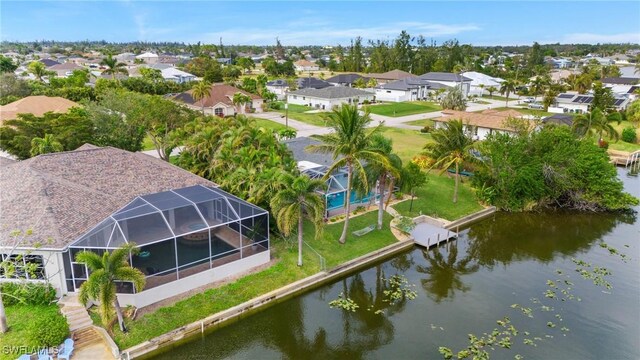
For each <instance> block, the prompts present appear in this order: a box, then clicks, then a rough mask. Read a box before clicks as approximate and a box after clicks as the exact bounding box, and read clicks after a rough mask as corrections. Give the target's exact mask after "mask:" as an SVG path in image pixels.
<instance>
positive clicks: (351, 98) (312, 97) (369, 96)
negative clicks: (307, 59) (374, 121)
mask: <svg viewBox="0 0 640 360" xmlns="http://www.w3.org/2000/svg"><path fill="white" fill-rule="evenodd" d="M374 98H375V95H374V93H372V92H368V91H363V90H359V89H354V88H350V87H346V86H330V87H326V88H323V89H300V90H296V91H292V92H290V93H288V94H287V101H288V102H289V103H290V104H297V105H306V106H310V107H312V108H316V109H321V110H331V109H332V108H333V107H334V106H340V105H342V104H361V103H362V102H363V101H365V100H367V101H372V100H373V99H374Z"/></svg>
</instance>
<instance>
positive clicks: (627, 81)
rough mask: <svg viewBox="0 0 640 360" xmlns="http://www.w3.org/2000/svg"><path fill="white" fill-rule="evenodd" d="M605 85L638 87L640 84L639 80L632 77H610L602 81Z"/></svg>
mask: <svg viewBox="0 0 640 360" xmlns="http://www.w3.org/2000/svg"><path fill="white" fill-rule="evenodd" d="M601 81H602V83H603V84H616V85H636V84H637V83H638V82H640V79H638V78H632V77H608V78H604V79H602V80H601Z"/></svg>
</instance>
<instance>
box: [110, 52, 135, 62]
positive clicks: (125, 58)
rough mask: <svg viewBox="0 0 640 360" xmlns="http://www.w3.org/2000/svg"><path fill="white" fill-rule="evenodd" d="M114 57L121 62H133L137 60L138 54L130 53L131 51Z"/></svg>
mask: <svg viewBox="0 0 640 360" xmlns="http://www.w3.org/2000/svg"><path fill="white" fill-rule="evenodd" d="M114 58H116V60H118V61H119V62H123V63H127V64H133V62H134V61H135V60H136V54H134V53H130V52H124V53H121V54H118V55H116V56H114Z"/></svg>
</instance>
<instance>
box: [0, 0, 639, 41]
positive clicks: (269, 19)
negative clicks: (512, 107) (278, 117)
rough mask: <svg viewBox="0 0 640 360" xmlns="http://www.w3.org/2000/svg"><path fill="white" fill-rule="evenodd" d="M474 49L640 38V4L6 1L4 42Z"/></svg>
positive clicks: (1, 26) (0, 30)
mask: <svg viewBox="0 0 640 360" xmlns="http://www.w3.org/2000/svg"><path fill="white" fill-rule="evenodd" d="M403 29H404V30H407V31H408V32H409V33H410V34H411V35H419V34H422V35H424V36H425V37H427V38H433V39H434V40H436V41H437V42H438V43H441V42H442V41H444V40H447V39H451V38H457V39H458V40H460V42H462V43H469V44H473V45H514V44H531V43H532V42H533V41H538V42H540V43H556V42H560V43H594V44H595V43H606V42H633V43H640V1H629V2H610V1H609V2H559V1H553V2H551V1H536V2H515V1H514V2H507V1H501V2H498V1H495V2H478V1H469V2H458V1H455V2H451V1H450V2H363V1H360V2H345V1H343V2H327V1H322V2H320V1H317V2H293V1H281V2H266V1H265V2H258V1H254V2H214V1H134V0H120V1H82V2H81V1H71V2H65V1H45V2H41V1H25V0H21V1H5V0H0V39H2V40H19V41H31V40H40V39H48V40H84V39H89V40H107V41H136V40H140V41H182V42H187V43H195V42H198V41H202V42H204V43H217V42H218V41H219V38H220V37H222V39H223V42H224V43H225V44H256V45H265V44H274V43H275V38H276V37H279V38H280V40H281V42H282V44H284V45H304V44H313V45H335V44H343V45H346V44H347V43H348V42H349V40H350V39H352V38H354V37H356V36H362V37H363V38H364V39H365V40H367V39H393V38H395V37H396V36H397V35H398V34H399V33H400V31H401V30H403Z"/></svg>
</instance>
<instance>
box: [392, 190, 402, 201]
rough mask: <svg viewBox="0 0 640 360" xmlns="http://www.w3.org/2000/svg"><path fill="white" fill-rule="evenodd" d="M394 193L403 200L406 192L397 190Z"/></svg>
mask: <svg viewBox="0 0 640 360" xmlns="http://www.w3.org/2000/svg"><path fill="white" fill-rule="evenodd" d="M394 195H395V196H396V199H398V200H402V198H403V197H404V193H402V192H400V191H396V192H395V193H394Z"/></svg>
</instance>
